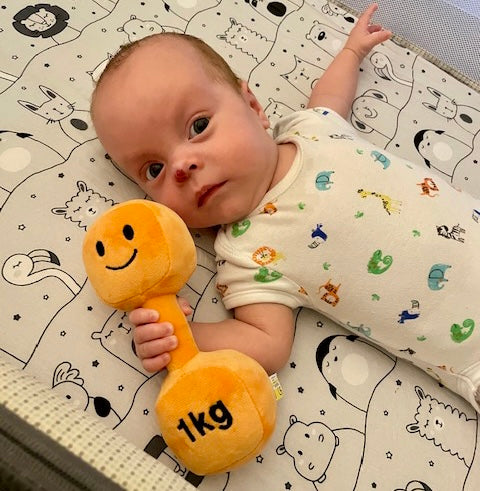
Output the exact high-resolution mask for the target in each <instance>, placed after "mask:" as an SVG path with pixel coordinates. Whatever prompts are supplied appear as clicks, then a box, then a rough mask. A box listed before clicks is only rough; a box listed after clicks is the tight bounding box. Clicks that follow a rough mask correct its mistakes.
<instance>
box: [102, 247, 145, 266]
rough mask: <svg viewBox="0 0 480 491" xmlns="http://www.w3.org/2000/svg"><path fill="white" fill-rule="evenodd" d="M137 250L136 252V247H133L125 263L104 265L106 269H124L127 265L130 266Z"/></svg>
mask: <svg viewBox="0 0 480 491" xmlns="http://www.w3.org/2000/svg"><path fill="white" fill-rule="evenodd" d="M137 252H138V251H137V249H134V250H133V254H132V255H131V257H130V259H129V260H128V261H127V262H126V263H125V264H123V265H122V266H105V267H106V268H107V269H112V270H113V271H117V270H119V269H125V268H127V267H128V266H130V264H132V262H133V260H134V259H135V258H136V257H137Z"/></svg>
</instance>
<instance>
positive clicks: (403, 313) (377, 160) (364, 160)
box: [92, 4, 480, 410]
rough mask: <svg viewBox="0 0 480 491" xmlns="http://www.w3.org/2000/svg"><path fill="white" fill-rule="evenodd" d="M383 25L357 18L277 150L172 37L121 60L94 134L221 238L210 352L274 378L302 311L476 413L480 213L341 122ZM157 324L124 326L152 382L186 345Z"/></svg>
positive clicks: (217, 65) (240, 86)
mask: <svg viewBox="0 0 480 491" xmlns="http://www.w3.org/2000/svg"><path fill="white" fill-rule="evenodd" d="M376 9H377V5H376V4H373V5H371V6H370V7H369V8H368V9H367V10H366V11H365V12H364V13H363V15H362V16H361V17H360V19H359V20H358V22H357V24H356V25H355V27H354V28H353V29H352V31H351V34H350V35H349V37H348V40H347V42H346V44H345V46H344V48H343V49H342V50H341V51H340V52H339V53H338V55H337V56H336V58H335V59H334V60H333V62H332V63H331V64H330V66H329V67H328V69H327V70H326V71H325V73H324V74H323V75H322V77H321V78H320V79H319V81H318V82H317V84H316V85H315V87H314V88H313V91H312V94H311V97H310V99H309V102H308V109H306V110H304V111H299V112H295V113H293V114H291V115H289V116H286V117H284V118H282V119H281V120H280V121H279V122H278V123H277V125H276V126H275V128H274V130H273V137H272V136H271V135H270V133H269V132H268V131H267V130H268V128H269V121H268V119H267V117H266V115H265V113H264V111H263V109H262V107H261V106H260V104H259V102H258V101H257V99H256V98H255V96H254V94H253V93H252V92H251V91H250V89H249V87H248V85H247V82H245V81H244V80H240V79H238V78H237V77H236V76H235V74H234V73H233V72H232V71H231V69H230V68H229V67H228V65H227V64H226V63H225V61H224V60H223V59H222V58H221V57H220V56H219V55H218V54H217V53H215V52H214V51H213V50H212V49H211V48H209V47H208V46H207V45H206V44H205V43H203V42H202V41H200V40H199V39H197V38H194V37H192V36H187V35H179V34H172V33H167V34H158V35H154V36H151V37H148V38H144V39H142V40H140V41H136V42H134V43H132V44H130V45H127V46H125V47H123V48H122V49H121V50H120V51H119V53H117V55H116V56H115V57H114V58H113V59H112V60H111V62H110V63H109V65H108V66H107V68H106V70H105V71H104V73H103V74H102V76H101V78H100V80H99V82H98V85H97V87H96V89H95V91H94V94H93V97H92V117H93V121H94V124H95V128H96V130H97V134H98V137H99V139H100V141H101V143H102V144H103V146H104V147H105V149H106V150H107V151H108V153H109V155H110V156H111V157H112V159H113V160H114V161H115V162H116V163H117V164H118V165H119V166H120V167H121V168H122V169H123V170H124V172H125V173H126V174H128V176H130V177H131V178H132V179H133V180H134V181H135V182H137V183H138V185H139V186H140V187H141V188H142V189H143V190H144V191H145V193H147V194H148V195H149V196H150V197H151V198H152V199H154V200H155V201H158V202H161V203H163V204H165V205H167V206H169V207H170V208H172V209H173V210H174V211H176V212H177V213H178V214H179V215H180V216H181V217H182V219H183V220H184V221H185V222H186V224H187V225H188V226H189V227H193V228H201V227H212V226H218V225H219V226H220V228H219V230H218V235H217V238H216V241H215V250H216V254H217V264H218V284H217V288H218V290H219V291H220V292H221V293H222V296H223V300H224V303H225V306H226V307H227V308H228V309H233V311H234V317H233V318H231V319H228V320H225V321H222V322H216V323H197V322H192V331H193V333H194V336H195V339H196V341H197V343H198V345H199V347H200V349H202V350H204V351H208V350H215V349H223V348H232V349H237V350H239V351H242V352H244V353H246V354H248V355H250V356H252V357H253V358H255V359H256V360H257V361H259V362H260V363H261V364H262V365H263V366H264V368H265V369H266V370H267V371H268V372H270V373H271V372H275V371H278V370H279V369H280V368H281V367H282V366H283V365H284V364H285V363H286V362H287V360H288V358H289V355H290V350H291V347H292V342H293V337H294V322H293V314H292V309H295V308H297V307H299V306H305V307H309V308H312V309H315V310H317V311H319V312H322V313H323V314H325V315H327V316H328V317H330V318H332V319H334V320H335V321H336V322H338V323H339V324H341V325H343V326H344V327H346V328H349V329H352V328H356V330H357V331H358V329H359V327H360V328H362V330H363V332H364V333H366V334H367V335H368V337H369V338H370V339H372V340H374V341H375V342H376V343H377V344H379V345H381V346H383V347H385V348H386V349H388V350H389V351H391V352H393V353H394V354H397V355H400V356H403V357H404V358H407V359H409V360H411V361H412V362H413V363H415V364H416V365H417V366H419V367H421V368H422V369H424V370H426V371H427V372H429V373H430V374H432V375H435V376H436V377H437V378H439V379H440V380H441V381H442V383H443V384H445V385H446V386H448V387H449V388H451V389H452V390H454V391H456V392H458V393H460V394H461V395H462V396H464V397H465V398H466V399H467V400H468V401H470V402H471V403H472V405H473V406H474V407H475V408H476V409H477V410H480V405H479V404H478V402H477V400H476V397H475V396H476V392H477V389H478V387H479V386H480V330H479V329H478V328H477V329H475V325H477V326H478V325H479V324H480V302H479V301H478V300H479V294H478V293H479V284H480V261H479V260H478V259H477V256H478V251H479V250H480V249H479V248H480V224H479V223H477V222H476V221H475V220H473V218H472V212H473V211H474V209H477V210H479V209H480V202H479V201H478V200H475V199H473V198H472V197H470V196H469V195H467V194H466V193H459V192H458V191H456V190H454V189H453V188H451V187H450V186H449V185H448V184H446V183H444V182H441V181H440V179H438V178H437V177H435V179H434V178H433V177H432V176H431V175H430V174H429V173H428V169H426V168H420V167H418V166H416V165H415V164H409V163H408V162H406V161H404V160H402V159H400V158H397V157H395V156H393V155H391V154H388V153H387V152H385V151H384V150H381V149H377V148H375V147H374V146H373V145H372V144H370V143H368V142H367V141H365V140H363V139H361V138H360V137H359V136H358V135H357V134H356V132H355V130H354V129H353V127H352V126H351V125H350V124H349V123H347V121H346V118H347V117H348V114H349V111H350V107H351V104H352V101H353V99H354V97H355V91H356V88H357V79H358V74H359V65H360V63H361V62H362V60H363V59H364V57H365V56H366V55H367V54H368V53H369V51H370V50H371V49H372V48H373V47H374V46H376V45H377V44H379V43H381V42H383V41H386V40H387V39H389V37H390V35H391V33H390V32H389V31H386V30H383V29H382V28H381V26H379V25H375V24H371V19H372V16H373V14H374V12H375V10H376ZM180 303H181V305H182V306H183V309H184V312H185V313H186V314H188V313H189V312H190V309H189V307H188V305H186V304H185V301H184V300H180ZM157 319H158V314H157V313H156V312H154V311H151V310H147V309H137V310H135V311H133V312H131V313H130V320H131V322H132V323H133V324H134V325H135V326H136V328H135V334H134V340H135V345H136V350H137V354H138V356H139V357H140V358H141V359H142V363H143V365H144V367H145V369H147V370H149V371H157V370H160V369H162V368H164V367H165V366H166V365H167V364H168V362H169V360H170V355H169V351H171V350H172V349H174V348H175V347H176V344H177V339H176V337H175V335H174V333H173V328H172V326H171V324H169V323H168V322H160V323H157V322H156V321H157ZM324 363H327V362H324ZM322 370H325V371H328V370H329V368H328V366H322ZM478 400H480V397H478Z"/></svg>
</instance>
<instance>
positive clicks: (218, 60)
mask: <svg viewBox="0 0 480 491" xmlns="http://www.w3.org/2000/svg"><path fill="white" fill-rule="evenodd" d="M162 38H163V39H168V38H170V39H177V40H179V41H181V42H182V41H185V42H187V43H188V44H190V46H192V47H193V48H195V49H196V50H197V51H198V53H199V55H200V56H202V57H203V59H204V61H205V66H204V68H205V70H206V71H207V74H208V75H210V76H211V77H212V79H213V80H215V81H218V82H224V83H227V84H228V85H230V86H231V87H232V88H233V89H235V90H236V91H238V92H240V79H239V78H238V77H237V76H236V75H235V73H234V72H233V70H232V69H231V68H230V66H229V65H228V63H227V62H226V61H225V60H224V59H223V58H222V57H221V56H220V55H219V54H218V53H217V52H216V51H215V50H214V49H213V48H211V47H210V46H209V45H208V44H207V43H205V42H204V41H202V40H201V39H200V38H197V37H195V36H192V35H190V34H181V33H177V32H161V33H158V34H152V35H151V36H147V37H144V38H142V39H137V40H136V41H132V42H131V43H128V44H124V45H122V46H121V47H120V49H119V50H118V51H117V53H116V54H115V55H114V56H113V58H112V59H111V60H110V61H109V62H108V64H107V66H106V67H105V69H104V71H103V72H102V74H101V75H100V77H99V79H98V81H97V83H96V86H95V89H94V93H93V95H92V102H93V96H94V95H95V91H96V90H97V88H98V87H99V86H100V85H101V83H102V80H103V79H104V78H105V77H106V76H107V75H108V74H109V73H112V72H114V71H115V69H116V68H118V67H120V66H121V65H122V64H123V63H124V62H125V60H126V59H127V58H128V57H129V56H130V55H132V54H133V53H134V52H135V51H136V50H137V49H139V48H141V47H142V46H144V45H146V44H149V43H154V42H161V41H162Z"/></svg>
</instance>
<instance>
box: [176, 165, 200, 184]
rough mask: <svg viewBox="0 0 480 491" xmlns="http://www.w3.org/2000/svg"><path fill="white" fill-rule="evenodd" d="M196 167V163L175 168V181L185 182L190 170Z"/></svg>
mask: <svg viewBox="0 0 480 491" xmlns="http://www.w3.org/2000/svg"><path fill="white" fill-rule="evenodd" d="M196 168H197V165H196V164H189V165H185V166H181V167H180V168H178V169H176V170H175V174H174V177H175V181H177V182H185V181H186V180H187V179H188V178H189V177H190V174H191V172H192V171H193V170H195V169H196Z"/></svg>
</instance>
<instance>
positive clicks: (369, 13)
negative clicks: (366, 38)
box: [358, 3, 378, 26]
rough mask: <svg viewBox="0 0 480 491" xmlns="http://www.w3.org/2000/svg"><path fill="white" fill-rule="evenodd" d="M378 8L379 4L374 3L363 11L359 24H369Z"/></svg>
mask: <svg viewBox="0 0 480 491" xmlns="http://www.w3.org/2000/svg"><path fill="white" fill-rule="evenodd" d="M377 10H378V4H377V3H372V4H370V5H369V6H368V7H367V9H366V10H365V11H364V12H363V14H362V15H361V16H360V17H359V18H358V24H364V25H365V26H368V24H370V21H371V20H372V17H373V14H374V13H375V12H376V11H377Z"/></svg>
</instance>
